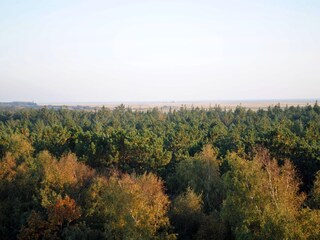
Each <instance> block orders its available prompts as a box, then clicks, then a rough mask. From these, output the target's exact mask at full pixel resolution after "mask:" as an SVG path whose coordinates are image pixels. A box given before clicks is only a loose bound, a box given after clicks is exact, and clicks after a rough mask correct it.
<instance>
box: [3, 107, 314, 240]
mask: <svg viewBox="0 0 320 240" xmlns="http://www.w3.org/2000/svg"><path fill="white" fill-rule="evenodd" d="M0 159H1V160H0V238H1V239H320V229H319V227H317V226H319V225H320V107H319V106H318V104H317V103H316V104H314V105H313V106H312V105H308V106H305V107H299V106H298V107H286V108H281V107H280V106H278V105H277V106H274V107H269V108H268V109H266V110H262V109H260V110H257V111H253V110H251V109H245V108H242V107H237V108H236V109H234V110H226V109H222V108H220V107H215V108H210V109H202V108H192V109H187V108H184V107H181V109H180V110H169V111H168V112H162V111H160V110H159V109H157V108H154V109H150V110H148V111H145V112H144V111H133V110H132V109H130V108H125V107H124V106H123V105H121V106H118V107H116V108H115V109H114V110H109V109H106V108H101V109H99V110H97V111H85V110H68V109H58V110H57V109H48V108H45V107H44V108H40V109H27V108H25V109H8V108H5V109H0Z"/></svg>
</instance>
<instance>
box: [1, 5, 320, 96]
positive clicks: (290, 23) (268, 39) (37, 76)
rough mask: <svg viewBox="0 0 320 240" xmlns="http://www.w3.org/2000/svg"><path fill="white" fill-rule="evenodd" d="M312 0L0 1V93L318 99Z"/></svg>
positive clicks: (317, 17)
mask: <svg viewBox="0 0 320 240" xmlns="http://www.w3.org/2000/svg"><path fill="white" fill-rule="evenodd" d="M319 12H320V1H316V0H306V1H298V0H292V1H281V2H279V1H276V0H270V1H266V0H264V1H263V0H258V1H253V0H244V1H241V2H240V1H235V0H233V1H230V0H229V1H204V0H199V1H188V0H186V1H179V0H173V1H142V0H141V1H129V0H120V1H102V0H94V1H75V0H70V1H62V0H57V1H50V2H49V1H21V0H17V1H9V0H4V1H1V3H0V29H1V31H0V84H1V87H0V101H35V102H128V101H133V102H137V101H144V102H145V101H203V100H222V99H223V100H239V99H242V100H252V99H257V100H259V99H260V100H265V99H318V98H319V97H320V67H319V63H320V45H319V42H320V14H319Z"/></svg>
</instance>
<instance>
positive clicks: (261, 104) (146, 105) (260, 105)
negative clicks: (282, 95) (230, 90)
mask: <svg viewBox="0 0 320 240" xmlns="http://www.w3.org/2000/svg"><path fill="white" fill-rule="evenodd" d="M316 101H317V99H307V100H257V101H255V100H250V101H248V100H244V101H241V100H238V101H177V102H174V101H172V102H91V103H86V102H82V103H81V102H74V103H39V104H38V105H40V106H55V107H58V106H66V107H69V108H82V107H84V108H100V107H103V106H104V107H106V108H109V109H114V108H115V107H117V106H119V105H121V104H123V105H125V107H129V108H131V109H133V110H141V111H145V110H148V109H152V108H159V109H161V110H163V111H167V110H169V109H170V108H171V109H179V108H181V107H186V108H192V107H199V108H206V109H208V108H214V107H218V106H220V107H221V108H226V109H235V108H236V107H237V106H241V107H244V108H250V109H253V110H257V109H266V108H268V107H269V106H271V107H272V106H275V105H278V104H280V107H282V108H284V107H286V106H288V107H290V106H306V105H313V104H315V102H316Z"/></svg>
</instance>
